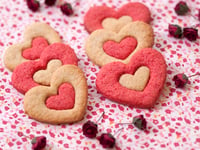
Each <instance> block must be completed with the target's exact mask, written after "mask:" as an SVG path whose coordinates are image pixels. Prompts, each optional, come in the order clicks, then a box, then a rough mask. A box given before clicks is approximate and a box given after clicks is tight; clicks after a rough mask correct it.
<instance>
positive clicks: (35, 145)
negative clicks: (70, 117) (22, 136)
mask: <svg viewBox="0 0 200 150" xmlns="http://www.w3.org/2000/svg"><path fill="white" fill-rule="evenodd" d="M31 144H32V149H33V150H41V149H43V148H44V147H45V146H46V137H45V136H37V137H34V138H33V139H32V141H31Z"/></svg>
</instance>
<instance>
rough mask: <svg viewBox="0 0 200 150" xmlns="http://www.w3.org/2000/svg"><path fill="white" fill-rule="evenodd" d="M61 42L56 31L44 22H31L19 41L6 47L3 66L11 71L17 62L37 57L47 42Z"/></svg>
mask: <svg viewBox="0 0 200 150" xmlns="http://www.w3.org/2000/svg"><path fill="white" fill-rule="evenodd" d="M56 42H61V39H60V36H59V35H58V33H57V32H56V31H55V30H54V29H53V28H51V27H50V26H49V25H47V24H45V23H40V22H37V23H33V24H31V25H29V26H27V27H26V29H25V32H24V38H23V41H22V42H21V43H17V44H14V45H11V46H10V47H8V48H7V49H6V51H5V55H4V64H5V66H6V67H7V68H8V69H9V70H11V71H13V70H14V69H15V67H16V66H18V65H19V64H21V63H23V62H25V61H28V60H34V59H38V58H39V57H40V54H41V53H42V51H43V49H44V48H45V47H46V46H48V44H52V43H56Z"/></svg>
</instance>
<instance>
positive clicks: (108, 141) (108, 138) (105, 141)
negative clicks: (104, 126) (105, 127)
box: [98, 133, 115, 148]
mask: <svg viewBox="0 0 200 150" xmlns="http://www.w3.org/2000/svg"><path fill="white" fill-rule="evenodd" d="M98 140H99V143H100V144H101V145H102V146H103V148H113V147H114V146H115V138H114V136H113V135H112V134H110V133H103V134H101V136H100V137H99V138H98Z"/></svg>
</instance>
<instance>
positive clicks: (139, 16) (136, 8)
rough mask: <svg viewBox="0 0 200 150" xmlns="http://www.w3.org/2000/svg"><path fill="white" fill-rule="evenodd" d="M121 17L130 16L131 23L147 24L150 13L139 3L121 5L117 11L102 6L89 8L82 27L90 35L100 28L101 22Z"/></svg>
mask: <svg viewBox="0 0 200 150" xmlns="http://www.w3.org/2000/svg"><path fill="white" fill-rule="evenodd" d="M122 16H130V17H131V18H132V21H144V22H147V23H149V22H150V20H151V13H150V11H149V9H148V7H147V6H145V5H144V4H142V3H139V2H130V3H127V4H125V5H123V6H122V7H121V8H119V9H118V10H117V11H116V10H115V9H114V8H110V7H107V6H106V5H103V6H93V7H91V8H90V9H89V10H88V11H87V13H86V15H85V17H84V25H85V28H86V30H87V31H88V32H89V33H91V32H93V31H95V30H97V29H101V28H102V22H103V21H104V19H106V18H117V19H118V18H120V17H122Z"/></svg>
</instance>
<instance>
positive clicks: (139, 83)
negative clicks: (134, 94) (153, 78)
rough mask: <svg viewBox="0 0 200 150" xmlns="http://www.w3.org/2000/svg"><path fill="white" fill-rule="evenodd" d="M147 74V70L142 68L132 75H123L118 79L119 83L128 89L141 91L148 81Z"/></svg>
mask: <svg viewBox="0 0 200 150" xmlns="http://www.w3.org/2000/svg"><path fill="white" fill-rule="evenodd" d="M149 74H150V71H149V68H148V67H145V66H142V67H140V68H138V70H137V71H136V72H135V74H134V75H131V74H123V75H122V76H121V77H120V79H119V83H120V84H121V85H122V86H124V87H126V88H128V89H131V90H135V91H143V90H144V88H145V87H146V85H147V83H148V81H149Z"/></svg>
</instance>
